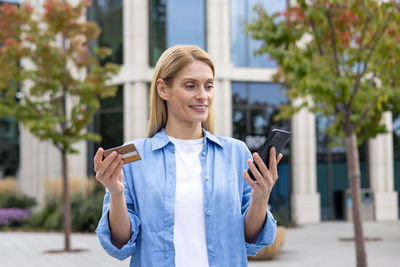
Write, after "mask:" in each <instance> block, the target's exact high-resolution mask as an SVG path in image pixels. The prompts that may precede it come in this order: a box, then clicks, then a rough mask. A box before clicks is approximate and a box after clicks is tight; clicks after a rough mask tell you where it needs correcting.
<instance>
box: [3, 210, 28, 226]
mask: <svg viewBox="0 0 400 267" xmlns="http://www.w3.org/2000/svg"><path fill="white" fill-rule="evenodd" d="M30 214H31V209H29V208H27V209H18V208H17V209H16V208H10V209H0V226H2V225H11V224H16V223H19V222H21V221H23V220H25V219H26V218H28V217H29V215H30Z"/></svg>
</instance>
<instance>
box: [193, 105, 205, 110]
mask: <svg viewBox="0 0 400 267" xmlns="http://www.w3.org/2000/svg"><path fill="white" fill-rule="evenodd" d="M193 108H194V109H199V110H205V109H206V108H207V107H206V106H197V107H193Z"/></svg>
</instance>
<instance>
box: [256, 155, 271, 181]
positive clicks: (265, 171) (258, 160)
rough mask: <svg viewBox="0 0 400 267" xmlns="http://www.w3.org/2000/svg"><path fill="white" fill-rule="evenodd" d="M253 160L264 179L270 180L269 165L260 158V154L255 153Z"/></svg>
mask: <svg viewBox="0 0 400 267" xmlns="http://www.w3.org/2000/svg"><path fill="white" fill-rule="evenodd" d="M253 158H254V161H255V163H257V166H258V169H259V170H260V173H261V175H262V177H263V178H264V179H265V178H268V168H267V165H265V163H264V161H263V160H262V158H261V157H260V155H259V154H258V153H254V154H253Z"/></svg>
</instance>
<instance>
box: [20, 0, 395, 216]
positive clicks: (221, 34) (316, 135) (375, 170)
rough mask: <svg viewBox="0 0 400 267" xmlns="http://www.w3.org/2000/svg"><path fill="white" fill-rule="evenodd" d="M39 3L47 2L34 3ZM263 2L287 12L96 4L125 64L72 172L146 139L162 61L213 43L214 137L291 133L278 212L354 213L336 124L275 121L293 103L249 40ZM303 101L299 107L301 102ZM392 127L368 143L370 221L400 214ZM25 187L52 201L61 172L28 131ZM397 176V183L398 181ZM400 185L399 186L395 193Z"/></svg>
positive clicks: (250, 141)
mask: <svg viewBox="0 0 400 267" xmlns="http://www.w3.org/2000/svg"><path fill="white" fill-rule="evenodd" d="M30 2H34V3H35V5H37V6H40V4H41V3H42V1H41V0H37V1H30ZM255 4H262V5H263V6H264V8H266V9H267V10H268V11H269V12H276V11H283V10H284V9H285V8H286V7H287V5H288V4H290V3H289V2H288V1H286V0H273V1H271V0H94V1H93V6H92V8H91V9H90V10H88V19H92V20H95V21H97V22H98V23H99V25H100V26H101V28H102V35H101V37H100V38H99V44H100V45H102V46H108V47H110V48H111V49H112V50H113V54H112V56H111V57H110V58H109V59H108V60H110V61H113V62H116V63H119V64H121V65H122V70H121V72H120V73H119V75H118V76H117V77H115V79H114V80H113V83H114V84H117V85H119V91H118V93H117V95H116V96H115V97H114V98H112V99H105V100H103V101H102V105H101V109H100V111H99V112H98V114H97V115H96V116H95V119H94V122H93V124H92V125H91V126H90V130H92V131H95V132H97V133H100V134H101V135H102V136H103V140H102V142H101V143H99V144H95V143H91V142H89V143H81V144H78V145H77V148H78V149H79V150H80V151H81V152H80V154H79V155H74V156H71V157H70V161H69V166H70V174H71V176H75V177H82V179H85V177H87V176H90V175H93V170H92V166H93V159H92V158H93V155H94V153H95V151H96V149H97V148H98V147H99V146H102V147H103V148H109V147H113V146H116V145H120V144H122V143H123V142H126V141H130V140H133V139H137V138H143V137H145V136H146V132H147V121H148V117H149V108H150V107H149V103H150V99H149V89H150V81H151V77H152V73H153V68H154V65H155V63H156V61H157V59H158V57H159V56H160V55H161V53H162V52H163V51H164V50H165V49H166V48H168V47H170V46H172V45H175V44H194V45H197V46H199V47H201V48H203V49H205V50H206V51H207V52H208V53H209V54H210V56H211V57H212V58H213V60H214V63H215V66H216V76H215V84H214V87H215V93H216V95H215V109H216V123H215V125H216V128H215V133H216V134H217V135H222V136H232V137H235V138H238V139H241V140H243V141H245V142H246V144H247V145H248V147H249V148H250V149H251V150H256V149H257V147H258V146H259V145H261V144H262V142H263V140H264V139H263V138H265V134H267V133H268V132H269V131H270V130H271V129H272V128H281V129H286V130H290V131H291V132H292V138H291V141H290V145H289V146H288V148H287V149H286V150H285V151H284V160H283V161H282V162H281V163H280V164H279V179H278V182H277V184H276V186H275V188H274V191H273V193H272V196H271V206H272V209H273V211H274V212H275V213H276V214H278V215H279V216H288V217H290V219H291V221H293V222H295V223H299V224H302V223H317V222H320V221H321V220H327V219H346V218H349V216H350V215H351V214H349V207H350V205H351V203H350V202H349V198H348V195H347V193H346V189H347V188H348V181H347V169H346V161H345V152H344V149H343V147H340V146H339V147H335V148H329V147H328V145H327V144H328V143H329V137H328V136H327V135H326V134H325V133H324V132H323V130H324V128H325V127H326V124H327V123H328V121H327V120H326V119H323V118H318V117H316V116H315V115H314V114H312V113H310V112H309V111H307V110H301V111H300V112H299V113H297V114H296V115H294V116H293V117H292V118H291V120H290V121H278V122H276V121H274V120H273V119H272V118H273V115H274V114H276V112H277V110H278V108H279V105H281V104H283V103H287V102H288V99H287V98H286V96H285V95H284V91H285V89H284V88H281V87H282V86H281V85H280V84H277V83H274V82H273V79H272V76H273V74H274V73H276V64H275V63H274V62H273V61H271V60H270V59H269V58H268V55H263V56H255V55H254V54H253V51H254V50H255V49H257V48H258V47H259V46H260V43H259V42H257V41H254V40H252V39H251V37H249V36H246V34H245V32H244V27H245V26H244V25H245V22H250V21H251V19H252V17H253V16H254V14H253V11H252V8H253V6H254V5H255ZM296 104H297V103H295V102H294V103H292V105H296ZM385 123H386V125H387V127H388V129H389V130H390V132H389V133H388V134H385V135H381V136H379V137H377V138H375V139H374V140H371V141H369V142H368V144H366V145H364V146H363V147H361V148H360V153H361V167H362V187H363V189H364V191H363V192H364V194H363V196H364V197H363V207H364V206H365V210H366V213H367V214H368V213H369V214H370V215H371V216H370V217H371V219H373V220H377V221H382V220H397V219H398V216H399V215H398V214H399V212H398V210H399V199H398V191H399V189H400V182H399V179H400V177H399V172H400V163H399V162H400V155H399V152H396V151H398V150H394V149H393V148H394V146H395V147H396V148H397V147H398V146H399V141H398V140H400V131H399V130H396V128H395V130H393V127H394V126H398V125H399V124H400V119H399V117H398V116H396V115H394V116H393V115H392V114H391V113H387V114H385ZM20 140H21V141H20V142H21V146H20V155H21V156H20V159H21V161H20V185H21V190H22V191H24V192H26V193H28V194H31V195H34V196H37V197H38V198H39V200H41V201H43V200H44V194H45V192H44V189H43V182H44V179H52V178H54V177H60V173H61V166H60V155H58V152H57V151H56V150H55V149H54V148H53V147H52V146H51V145H50V144H47V143H43V142H39V141H37V140H36V139H35V138H34V137H32V136H31V135H30V134H29V133H28V132H27V131H26V130H24V129H23V128H22V129H21V131H20ZM395 178H396V179H395ZM396 190H397V191H396Z"/></svg>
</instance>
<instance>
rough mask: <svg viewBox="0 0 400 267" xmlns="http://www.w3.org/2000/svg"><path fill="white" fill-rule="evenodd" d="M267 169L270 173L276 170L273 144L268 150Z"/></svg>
mask: <svg viewBox="0 0 400 267" xmlns="http://www.w3.org/2000/svg"><path fill="white" fill-rule="evenodd" d="M269 170H271V171H272V173H275V172H276V150H275V147H273V146H272V147H271V149H270V150H269Z"/></svg>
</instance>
